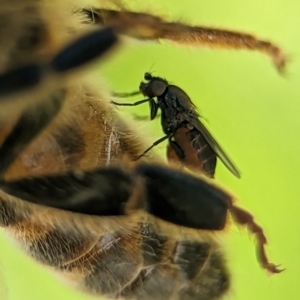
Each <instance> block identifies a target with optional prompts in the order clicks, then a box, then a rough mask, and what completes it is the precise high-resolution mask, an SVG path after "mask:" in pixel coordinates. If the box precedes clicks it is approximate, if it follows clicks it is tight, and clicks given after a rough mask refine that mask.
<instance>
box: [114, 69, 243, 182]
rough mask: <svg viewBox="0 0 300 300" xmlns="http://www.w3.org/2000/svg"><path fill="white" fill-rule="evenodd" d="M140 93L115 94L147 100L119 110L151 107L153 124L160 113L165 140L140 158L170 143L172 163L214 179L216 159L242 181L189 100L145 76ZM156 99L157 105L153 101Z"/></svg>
mask: <svg viewBox="0 0 300 300" xmlns="http://www.w3.org/2000/svg"><path fill="white" fill-rule="evenodd" d="M144 79H145V80H146V81H147V82H146V83H145V82H141V84H140V87H139V91H135V92H132V93H128V94H126V93H123V94H122V93H121V94H118V93H116V94H115V95H116V96H120V97H128V96H133V95H136V94H139V93H142V94H143V95H144V96H145V97H147V98H146V99H144V100H140V101H137V102H135V103H117V102H114V101H112V103H113V104H115V105H120V106H137V105H140V104H143V103H149V105H150V119H151V120H153V119H154V118H155V117H156V116H157V113H158V109H159V108H160V109H161V112H162V114H161V125H162V129H163V132H164V134H165V136H163V137H162V138H160V139H158V140H157V141H155V142H154V143H153V144H152V145H151V146H150V147H149V148H147V149H146V150H145V151H144V152H143V153H142V154H140V156H139V157H138V158H141V157H143V156H144V155H145V154H146V153H148V152H149V151H150V150H151V149H152V148H153V147H155V146H157V145H159V144H160V143H162V142H163V141H165V140H168V146H167V157H168V159H169V160H170V161H175V162H182V163H183V164H184V165H186V166H188V167H190V168H192V169H198V170H199V171H202V172H204V173H205V174H206V175H207V176H209V177H214V174H215V170H216V163H217V157H219V158H220V160H221V161H222V162H223V163H224V165H225V166H226V167H227V168H228V170H230V172H231V173H232V174H234V175H235V176H236V177H238V178H240V172H239V171H238V169H237V167H236V166H235V165H234V163H233V162H232V161H231V160H230V158H229V157H228V155H227V154H226V153H225V151H224V150H223V149H222V148H221V146H220V145H219V144H218V143H217V141H216V140H215V139H214V137H213V136H212V135H211V134H210V133H209V131H208V130H207V128H206V127H205V126H204V124H203V123H202V122H201V121H200V120H199V117H200V115H199V113H198V112H197V111H196V107H195V105H194V104H193V102H192V101H191V99H190V98H189V96H188V95H187V94H186V93H185V91H183V90H182V89H181V88H179V87H178V86H176V85H171V84H169V83H168V81H167V80H166V79H163V78H161V77H155V76H152V75H151V74H150V73H145V75H144ZM155 97H156V98H157V101H155V100H154V98H155Z"/></svg>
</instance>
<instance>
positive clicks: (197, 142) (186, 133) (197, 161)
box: [167, 124, 217, 177]
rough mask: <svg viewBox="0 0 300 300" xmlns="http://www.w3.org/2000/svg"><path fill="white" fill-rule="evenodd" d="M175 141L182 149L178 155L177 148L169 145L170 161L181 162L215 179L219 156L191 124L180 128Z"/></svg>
mask: <svg viewBox="0 0 300 300" xmlns="http://www.w3.org/2000/svg"><path fill="white" fill-rule="evenodd" d="M173 141H174V142H175V143H176V144H177V146H178V147H179V149H181V154H182V156H181V155H180V153H177V152H180V151H178V150H177V151H176V150H175V148H176V145H175V147H174V146H173V145H172V143H171V144H169V145H168V150H167V156H168V158H169V159H170V160H173V161H176V160H177V161H181V163H183V164H184V165H185V166H187V167H189V168H191V169H194V170H197V171H202V172H204V173H205V174H206V175H207V176H209V177H214V174H215V170H216V163H217V156H216V154H215V152H214V150H213V149H212V148H211V147H210V145H209V144H208V143H207V141H206V140H205V139H204V137H203V136H202V135H201V133H200V132H199V131H198V130H197V129H196V128H195V127H193V125H191V124H187V125H185V126H182V127H180V128H178V129H177V130H176V132H175V134H174V137H173Z"/></svg>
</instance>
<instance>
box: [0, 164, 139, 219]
mask: <svg viewBox="0 0 300 300" xmlns="http://www.w3.org/2000/svg"><path fill="white" fill-rule="evenodd" d="M135 184H136V181H135V180H134V178H133V177H132V176H131V175H130V173H128V172H126V171H125V170H122V169H120V168H113V167H111V168H101V169H97V170H93V171H90V172H81V171H80V172H69V173H67V174H64V175H50V176H43V177H35V178H30V179H27V178H26V179H22V180H15V181H0V188H1V189H2V190H3V191H4V192H6V193H8V194H10V195H13V196H15V197H18V198H21V199H23V200H26V201H29V202H32V203H35V204H39V205H44V206H49V207H54V208H58V209H63V210H67V211H72V212H77V213H83V214H89V215H98V216H117V215H124V214H126V213H127V210H128V207H129V208H130V209H131V210H134V209H139V208H142V206H143V203H142V200H141V199H142V197H141V196H140V197H138V195H137V197H135V199H132V197H131V196H132V193H133V192H134V188H135ZM137 198H138V199H139V200H140V201H141V202H140V203H139V202H138V201H137ZM131 199H132V200H134V203H132V202H131V201H130V200H131Z"/></svg>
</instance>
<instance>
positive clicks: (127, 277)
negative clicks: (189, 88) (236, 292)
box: [0, 0, 285, 300]
mask: <svg viewBox="0 0 300 300" xmlns="http://www.w3.org/2000/svg"><path fill="white" fill-rule="evenodd" d="M108 3H109V1H108ZM0 4H1V5H0V7H1V8H0V11H1V16H0V18H1V20H2V22H3V24H5V30H1V31H0V40H1V41H2V43H1V48H0V78H1V80H0V105H1V110H0V143H1V147H0V156H1V163H0V174H1V179H0V189H1V192H0V226H1V227H2V229H3V230H4V231H5V232H6V233H8V234H9V235H10V236H12V237H13V238H14V239H15V240H16V241H17V242H18V243H19V244H20V245H21V247H22V249H23V250H24V251H25V252H26V253H28V254H29V255H30V256H31V257H33V258H34V259H36V260H37V261H39V262H40V263H42V264H45V265H47V266H49V267H50V268H52V269H53V270H54V271H55V272H57V273H58V274H60V275H61V276H62V277H63V278H65V279H67V280H69V281H70V282H72V283H73V284H74V285H75V286H77V287H78V288H79V289H81V290H83V291H85V292H87V293H90V294H95V295H106V296H108V297H111V298H119V297H124V298H129V299H168V298H169V299H170V298H171V299H207V300H211V299H218V298H220V297H221V296H222V295H223V294H224V293H225V292H226V291H227V290H228V289H229V286H230V276H229V271H228V269H227V266H226V264H225V262H224V258H223V253H222V249H220V246H219V244H218V243H217V241H216V240H215V238H214V237H213V235H212V234H211V231H220V230H222V229H223V228H224V226H225V224H226V222H227V219H228V215H229V214H230V215H231V216H232V218H233V219H234V220H235V221H236V222H237V223H238V224H240V225H245V226H246V227H247V228H248V229H249V230H250V231H251V232H252V233H253V234H255V235H256V237H257V249H258V260H259V262H260V264H261V266H262V267H263V268H265V269H267V270H269V271H270V272H273V273H277V272H280V271H281V270H280V269H279V268H278V267H277V266H275V265H273V264H271V263H269V262H268V260H267V257H266V254H265V251H264V245H265V244H266V238H265V235H264V233H263V231H262V229H261V228H260V227H259V226H258V225H257V224H256V223H255V222H254V221H253V218H252V216H251V215H250V214H249V213H247V212H245V211H243V210H242V209H240V208H238V207H236V206H235V205H233V204H232V200H233V197H232V196H231V195H230V194H229V193H227V192H225V191H223V190H222V189H221V188H219V187H217V186H215V185H214V183H212V182H210V181H207V180H208V179H204V178H202V177H198V176H196V175H192V174H190V173H189V172H188V171H179V170H177V169H173V168H172V167H171V166H168V165H165V164H163V162H162V159H161V158H160V157H159V156H156V155H153V156H152V157H151V158H147V157H142V158H141V161H140V162H139V163H138V164H137V163H135V162H134V161H135V160H136V159H137V158H138V157H139V155H140V153H141V150H142V149H145V146H146V142H145V141H144V140H143V139H142V138H141V137H140V136H139V134H138V133H137V132H135V130H134V128H133V127H132V126H130V125H129V124H128V123H127V122H126V121H125V120H123V119H122V118H121V117H120V116H119V115H118V114H117V112H116V110H115V108H114V106H113V105H112V104H111V103H110V97H111V92H110V91H109V90H107V89H106V88H103V89H99V86H98V85H101V83H99V82H97V86H95V84H94V83H93V82H92V81H91V78H90V77H89V74H92V69H90V68H92V66H93V63H95V62H96V60H97V59H99V61H100V62H101V60H103V59H104V58H103V57H105V56H104V54H105V53H106V52H108V54H107V55H109V54H110V55H113V54H114V53H117V52H114V51H113V50H112V49H113V48H115V49H117V46H118V45H120V44H121V39H120V38H119V36H121V35H125V36H129V37H133V38H135V39H138V40H154V41H156V40H159V39H166V40H170V41H173V42H176V43H179V44H180V43H181V44H195V45H196V46H201V45H203V44H204V45H209V46H221V47H229V48H246V49H250V50H257V51H261V52H265V53H267V54H268V55H269V56H270V57H271V58H272V59H273V62H274V63H275V65H276V67H277V68H278V70H282V68H283V67H284V63H285V60H284V55H283V53H282V51H281V50H280V48H278V47H277V46H275V45H273V44H272V43H270V42H266V41H261V40H258V39H256V38H254V37H253V36H250V35H247V34H243V33H236V32H230V31H225V30H216V29H210V28H204V27H192V26H189V25H187V24H183V23H169V22H166V21H164V20H163V19H161V18H159V17H157V16H153V15H150V14H145V13H138V12H130V11H126V10H124V9H119V10H113V9H107V8H102V7H101V5H102V1H101V2H100V1H99V3H97V1H71V0H65V1H48V0H41V1H36V0H11V1H9V2H8V1H4V0H0ZM97 4H98V6H99V7H98V6H96V5H97ZM104 4H105V3H104V2H103V5H104ZM91 7H95V8H91ZM90 72H91V73H90ZM125 158H126V159H127V160H129V163H128V164H126V163H125V164H124V163H123V161H124V159H125ZM199 176H200V175H199ZM179 187H180V189H179ZM181 187H183V188H182V189H181ZM199 191H200V192H199ZM208 199H209V200H208ZM212 199H215V200H212ZM160 200H161V201H160ZM30 202H31V203H30ZM200 205H201V209H200V208H199V207H200ZM228 213H229V214H228Z"/></svg>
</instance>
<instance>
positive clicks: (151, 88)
mask: <svg viewBox="0 0 300 300" xmlns="http://www.w3.org/2000/svg"><path fill="white" fill-rule="evenodd" d="M167 87H168V85H167V84H166V83H165V82H164V81H161V80H152V81H151V82H150V83H149V84H148V86H147V92H148V95H149V96H151V97H159V96H161V95H162V94H163V93H164V92H165V91H166V89H167Z"/></svg>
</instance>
